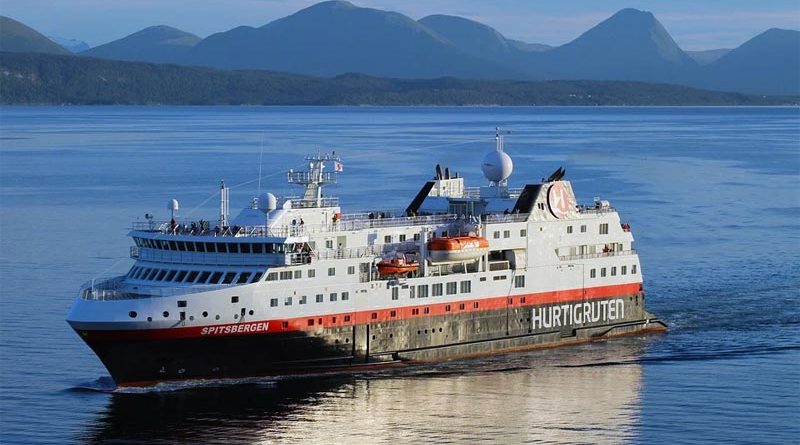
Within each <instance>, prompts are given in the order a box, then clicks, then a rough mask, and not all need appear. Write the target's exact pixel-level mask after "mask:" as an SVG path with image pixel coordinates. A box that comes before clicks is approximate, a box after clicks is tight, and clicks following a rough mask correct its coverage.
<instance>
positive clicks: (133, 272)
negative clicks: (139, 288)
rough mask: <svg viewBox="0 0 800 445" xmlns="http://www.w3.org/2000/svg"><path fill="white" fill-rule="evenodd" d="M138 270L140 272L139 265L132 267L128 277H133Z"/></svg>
mask: <svg viewBox="0 0 800 445" xmlns="http://www.w3.org/2000/svg"><path fill="white" fill-rule="evenodd" d="M136 272H139V268H138V267H131V270H130V272H128V277H129V278H133V276H134V275H136Z"/></svg>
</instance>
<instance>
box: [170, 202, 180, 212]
mask: <svg viewBox="0 0 800 445" xmlns="http://www.w3.org/2000/svg"><path fill="white" fill-rule="evenodd" d="M180 208H181V206H180V204H179V203H178V200H177V199H170V200H169V201H167V210H172V211H173V212H174V211H176V210H180Z"/></svg>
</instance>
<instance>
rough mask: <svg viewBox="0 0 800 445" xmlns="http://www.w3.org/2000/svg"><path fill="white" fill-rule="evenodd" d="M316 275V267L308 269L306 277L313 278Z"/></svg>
mask: <svg viewBox="0 0 800 445" xmlns="http://www.w3.org/2000/svg"><path fill="white" fill-rule="evenodd" d="M315 276H317V269H308V278H314V277H315Z"/></svg>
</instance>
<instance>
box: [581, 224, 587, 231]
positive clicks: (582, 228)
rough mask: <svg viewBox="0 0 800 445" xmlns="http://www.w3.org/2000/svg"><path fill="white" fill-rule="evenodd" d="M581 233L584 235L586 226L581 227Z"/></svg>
mask: <svg viewBox="0 0 800 445" xmlns="http://www.w3.org/2000/svg"><path fill="white" fill-rule="evenodd" d="M581 233H586V224H583V225H581Z"/></svg>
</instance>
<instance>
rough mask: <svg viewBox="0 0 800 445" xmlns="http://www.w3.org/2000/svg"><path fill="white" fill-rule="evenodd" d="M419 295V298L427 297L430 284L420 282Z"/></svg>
mask: <svg viewBox="0 0 800 445" xmlns="http://www.w3.org/2000/svg"><path fill="white" fill-rule="evenodd" d="M417 297H419V298H427V297H428V285H427V284H420V285H419V286H417Z"/></svg>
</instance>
